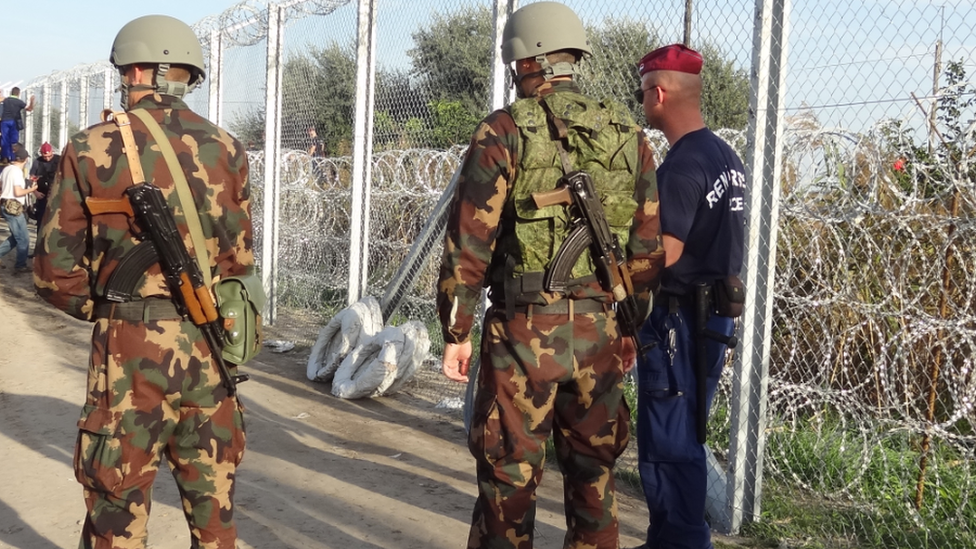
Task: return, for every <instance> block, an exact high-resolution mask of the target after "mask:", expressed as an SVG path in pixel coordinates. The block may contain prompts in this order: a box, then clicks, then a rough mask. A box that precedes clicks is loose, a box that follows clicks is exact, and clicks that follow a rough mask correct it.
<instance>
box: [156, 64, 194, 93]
mask: <svg viewBox="0 0 976 549" xmlns="http://www.w3.org/2000/svg"><path fill="white" fill-rule="evenodd" d="M169 68H170V64H169V63H160V64H159V65H158V67H157V68H156V80H155V82H156V87H155V89H156V90H157V91H158V92H159V93H160V94H161V95H172V96H174V97H178V98H180V99H183V97H184V96H185V95H186V94H188V93H190V92H191V91H193V88H195V87H197V84H199V83H200V82H201V81H202V80H203V79H202V78H200V77H199V75H198V76H197V78H196V79H194V80H193V81H192V82H190V83H189V84H185V83H183V82H173V81H171V80H166V73H168V72H169Z"/></svg>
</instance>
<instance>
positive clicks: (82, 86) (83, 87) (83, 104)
mask: <svg viewBox="0 0 976 549" xmlns="http://www.w3.org/2000/svg"><path fill="white" fill-rule="evenodd" d="M78 88H79V92H78V93H79V95H78V129H80V130H83V129H85V128H87V127H88V126H89V124H88V97H89V91H90V90H89V89H88V75H87V74H84V75H82V76H80V77H78Z"/></svg>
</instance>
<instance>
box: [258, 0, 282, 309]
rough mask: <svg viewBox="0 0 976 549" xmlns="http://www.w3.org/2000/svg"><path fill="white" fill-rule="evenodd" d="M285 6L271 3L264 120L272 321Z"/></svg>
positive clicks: (265, 272)
mask: <svg viewBox="0 0 976 549" xmlns="http://www.w3.org/2000/svg"><path fill="white" fill-rule="evenodd" d="M283 15H284V10H283V9H282V8H281V7H280V6H278V5H276V4H271V5H269V6H268V50H267V52H268V55H267V84H266V87H265V90H266V92H265V111H264V112H265V120H264V124H265V126H264V138H265V139H264V211H263V212H262V214H263V218H262V227H263V231H264V232H263V244H262V247H261V282H262V284H263V285H264V291H265V293H266V294H267V295H268V303H267V310H266V311H265V312H264V313H265V319H266V321H267V322H268V323H269V324H273V323H274V320H275V314H276V311H277V307H278V287H277V286H278V285H277V279H278V229H279V226H278V223H279V211H278V210H279V200H278V199H279V194H280V189H279V186H280V182H281V103H282V93H283V90H282V88H283V86H282V85H281V83H282V79H283V74H284V44H283V43H282V42H283V37H282V31H283V28H284V26H283V24H282V19H283Z"/></svg>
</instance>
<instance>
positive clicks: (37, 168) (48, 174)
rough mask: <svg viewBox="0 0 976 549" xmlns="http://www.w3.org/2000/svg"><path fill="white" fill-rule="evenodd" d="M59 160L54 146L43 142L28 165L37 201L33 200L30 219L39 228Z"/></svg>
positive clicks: (59, 157)
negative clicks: (38, 151) (32, 161)
mask: <svg viewBox="0 0 976 549" xmlns="http://www.w3.org/2000/svg"><path fill="white" fill-rule="evenodd" d="M59 162H61V155H59V154H57V153H55V152H54V147H52V146H51V144H50V143H44V144H43V145H41V151H40V154H38V155H37V158H35V159H34V163H33V164H32V165H31V167H30V179H31V181H33V182H34V183H36V184H37V191H36V192H35V193H34V196H35V197H36V198H37V201H36V202H34V211H33V215H32V216H31V219H33V220H34V221H35V222H36V223H37V227H38V229H40V224H41V219H43V218H44V210H46V209H47V194H48V193H49V192H50V190H51V183H54V176H55V174H56V173H57V171H58V163H59Z"/></svg>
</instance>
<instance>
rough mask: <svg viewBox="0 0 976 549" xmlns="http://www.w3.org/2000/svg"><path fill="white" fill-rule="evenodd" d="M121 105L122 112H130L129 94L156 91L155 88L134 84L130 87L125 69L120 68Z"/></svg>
mask: <svg viewBox="0 0 976 549" xmlns="http://www.w3.org/2000/svg"><path fill="white" fill-rule="evenodd" d="M118 69H119V82H120V84H119V95H120V101H119V103H120V104H121V105H122V110H124V111H125V110H129V94H131V93H132V92H134V91H145V90H155V89H156V87H155V86H150V85H147V84H133V85H130V84H129V83H128V82H126V81H125V67H119V68H118Z"/></svg>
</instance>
